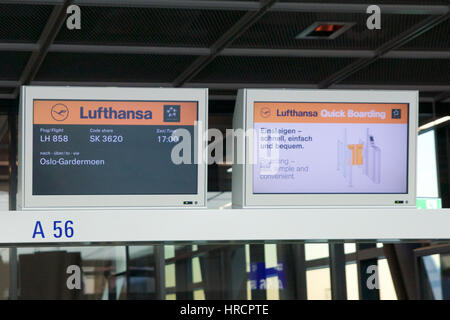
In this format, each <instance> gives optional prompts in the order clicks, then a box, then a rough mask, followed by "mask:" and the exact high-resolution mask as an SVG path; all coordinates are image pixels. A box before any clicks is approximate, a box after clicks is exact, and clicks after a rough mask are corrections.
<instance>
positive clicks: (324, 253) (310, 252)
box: [305, 243, 329, 261]
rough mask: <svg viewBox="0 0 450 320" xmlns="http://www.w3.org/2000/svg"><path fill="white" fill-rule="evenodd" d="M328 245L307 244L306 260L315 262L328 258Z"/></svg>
mask: <svg viewBox="0 0 450 320" xmlns="http://www.w3.org/2000/svg"><path fill="white" fill-rule="evenodd" d="M328 255H329V252H328V243H307V244H305V259H306V260H307V261H309V260H315V259H321V258H328Z"/></svg>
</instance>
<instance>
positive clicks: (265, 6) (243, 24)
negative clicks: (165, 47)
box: [173, 0, 277, 87]
mask: <svg viewBox="0 0 450 320" xmlns="http://www.w3.org/2000/svg"><path fill="white" fill-rule="evenodd" d="M276 1H277V0H265V1H261V3H260V6H261V7H260V8H259V10H258V11H255V12H247V13H246V14H245V15H244V16H243V17H242V18H241V19H239V21H238V22H237V23H235V24H234V25H233V26H232V27H231V28H230V29H229V30H228V31H227V32H225V33H224V34H223V35H222V36H221V37H220V38H219V39H218V40H217V41H216V42H214V44H213V45H212V46H211V48H210V49H211V53H210V55H209V56H206V57H199V58H197V59H196V60H195V61H194V62H193V63H192V64H191V65H190V66H189V67H188V68H187V69H186V70H185V71H184V72H182V73H181V74H180V75H179V76H178V77H177V78H176V79H175V80H174V82H173V86H174V87H180V86H182V85H183V84H184V83H185V82H187V81H189V80H190V79H192V78H194V77H195V76H196V75H197V74H198V73H199V72H200V71H202V70H203V68H205V67H206V66H207V65H208V64H209V63H210V62H211V61H213V60H214V59H215V57H216V56H217V55H218V54H219V53H220V52H221V51H222V50H223V49H225V48H226V47H227V46H228V45H229V44H230V43H232V42H233V41H234V40H235V39H237V38H238V37H239V36H240V35H241V34H242V33H244V32H245V31H246V30H248V28H250V27H251V26H252V25H253V24H254V23H256V22H257V21H258V20H259V19H260V18H261V17H262V16H264V14H265V13H266V12H267V10H269V9H270V8H271V7H272V6H273V5H274V4H275V2H276Z"/></svg>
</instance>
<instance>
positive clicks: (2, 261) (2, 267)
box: [0, 248, 9, 300]
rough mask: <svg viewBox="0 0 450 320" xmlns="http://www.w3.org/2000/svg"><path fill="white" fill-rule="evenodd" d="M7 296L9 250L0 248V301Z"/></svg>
mask: <svg viewBox="0 0 450 320" xmlns="http://www.w3.org/2000/svg"><path fill="white" fill-rule="evenodd" d="M8 296H9V249H5V248H0V300H4V299H8Z"/></svg>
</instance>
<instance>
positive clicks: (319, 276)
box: [306, 267, 331, 300]
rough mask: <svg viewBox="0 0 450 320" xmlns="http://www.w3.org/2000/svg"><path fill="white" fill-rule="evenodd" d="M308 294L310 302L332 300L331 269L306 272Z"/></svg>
mask: <svg viewBox="0 0 450 320" xmlns="http://www.w3.org/2000/svg"><path fill="white" fill-rule="evenodd" d="M306 293H307V297H308V300H331V282H330V268H328V267H326V268H319V269H312V270H307V271H306Z"/></svg>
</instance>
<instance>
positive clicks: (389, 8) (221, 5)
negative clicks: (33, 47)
mask: <svg viewBox="0 0 450 320" xmlns="http://www.w3.org/2000/svg"><path fill="white" fill-rule="evenodd" d="M399 2H400V1H399ZM0 3H12V4H48V5H58V4H62V3H63V0H0ZM76 3H77V4H78V5H81V6H105V7H140V8H168V9H201V10H237V11H257V10H258V9H259V3H258V1H231V0H221V1H219V0H215V1H208V0H77V2H76ZM367 7H368V4H364V3H361V4H355V3H336V2H333V3H303V2H281V3H277V4H275V5H274V6H273V7H272V8H270V9H269V10H270V11H287V12H337V13H364V14H365V13H366V8H367ZM379 7H380V9H381V12H382V13H383V14H410V15H441V14H445V13H448V12H449V9H448V6H446V5H414V4H401V3H399V4H385V5H383V4H380V5H379Z"/></svg>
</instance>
